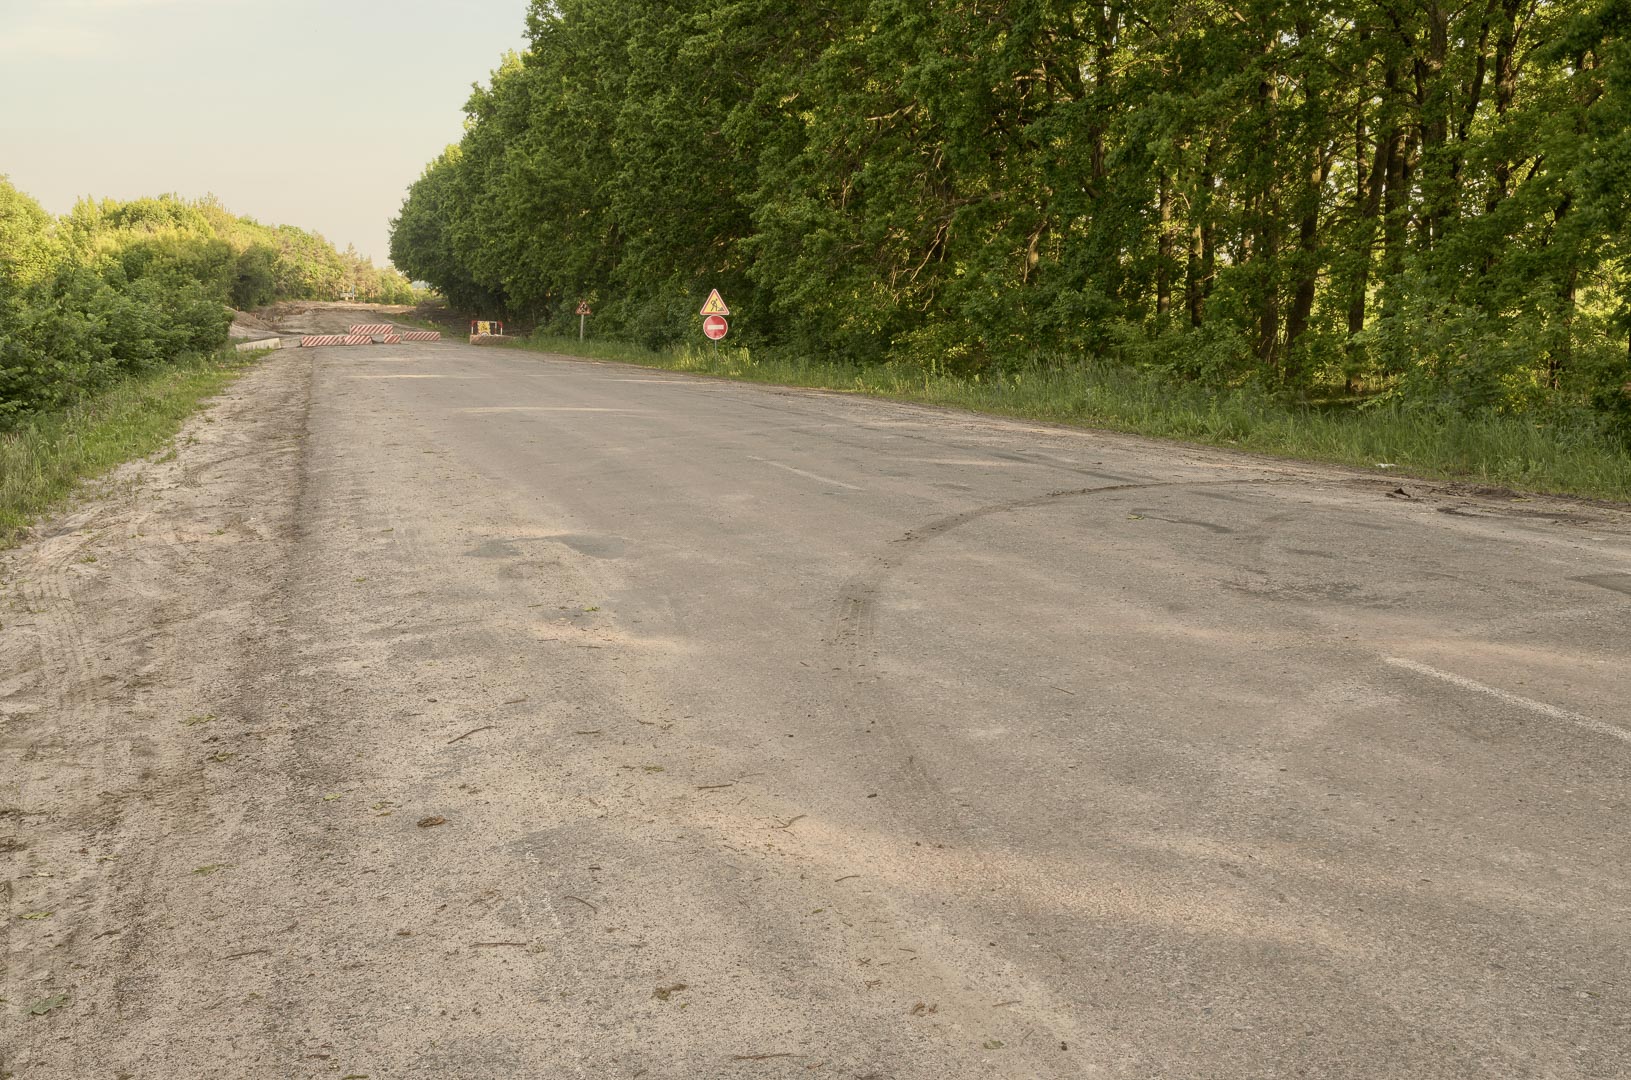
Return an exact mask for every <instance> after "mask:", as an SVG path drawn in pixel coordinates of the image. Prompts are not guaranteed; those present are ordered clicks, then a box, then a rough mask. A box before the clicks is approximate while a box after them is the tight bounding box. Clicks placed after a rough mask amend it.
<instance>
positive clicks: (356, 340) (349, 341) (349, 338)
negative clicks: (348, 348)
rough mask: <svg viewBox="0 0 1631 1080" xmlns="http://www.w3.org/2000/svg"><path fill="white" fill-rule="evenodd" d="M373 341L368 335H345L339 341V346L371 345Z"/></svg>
mask: <svg viewBox="0 0 1631 1080" xmlns="http://www.w3.org/2000/svg"><path fill="white" fill-rule="evenodd" d="M373 343H374V339H373V337H372V336H371V335H369V334H347V335H346V336H345V337H344V338H343V339H341V341H340V344H341V345H372V344H373Z"/></svg>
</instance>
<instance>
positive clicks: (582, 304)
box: [578, 300, 594, 315]
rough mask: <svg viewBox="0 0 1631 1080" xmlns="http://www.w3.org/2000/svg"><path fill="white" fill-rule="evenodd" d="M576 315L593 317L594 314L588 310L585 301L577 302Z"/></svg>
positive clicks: (587, 304)
mask: <svg viewBox="0 0 1631 1080" xmlns="http://www.w3.org/2000/svg"><path fill="white" fill-rule="evenodd" d="M578 314H579V315H593V314H594V312H592V311H590V310H589V301H587V300H582V301H579V303H578Z"/></svg>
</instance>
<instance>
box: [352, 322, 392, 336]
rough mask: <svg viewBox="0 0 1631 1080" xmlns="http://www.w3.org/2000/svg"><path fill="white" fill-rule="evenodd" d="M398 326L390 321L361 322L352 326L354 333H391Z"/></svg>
mask: <svg viewBox="0 0 1631 1080" xmlns="http://www.w3.org/2000/svg"><path fill="white" fill-rule="evenodd" d="M395 329H396V327H394V326H392V325H391V324H390V323H359V324H358V325H356V326H353V327H352V328H351V332H352V333H353V334H389V333H390V332H391V331H392V330H395Z"/></svg>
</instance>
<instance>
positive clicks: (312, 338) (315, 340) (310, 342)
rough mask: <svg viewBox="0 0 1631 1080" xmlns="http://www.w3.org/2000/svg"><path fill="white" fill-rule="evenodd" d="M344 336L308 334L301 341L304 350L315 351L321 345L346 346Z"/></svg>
mask: <svg viewBox="0 0 1631 1080" xmlns="http://www.w3.org/2000/svg"><path fill="white" fill-rule="evenodd" d="M345 343H346V342H345V335H344V334H307V335H305V336H304V337H302V338H301V339H300V347H301V348H302V349H315V348H316V347H317V346H319V345H344V344H345Z"/></svg>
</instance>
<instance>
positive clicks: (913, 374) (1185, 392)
mask: <svg viewBox="0 0 1631 1080" xmlns="http://www.w3.org/2000/svg"><path fill="white" fill-rule="evenodd" d="M521 347H523V348H526V349H532V350H536V351H539V352H553V353H561V354H565V355H569V356H584V357H589V358H592V359H599V360H612V361H618V362H623V363H631V364H639V365H641V366H644V367H653V368H663V369H666V370H669V371H683V372H692V373H695V374H700V375H713V376H719V377H723V378H729V379H740V380H746V381H751V382H764V383H776V384H780V385H786V386H808V387H816V388H820V389H826V390H838V391H843V392H846V393H855V394H865V395H869V396H873V397H882V398H890V399H894V400H898V401H914V402H921V403H924V404H929V405H941V406H949V407H952V408H959V409H970V410H974V411H977V412H984V413H994V414H997V415H1001V416H1014V417H1021V418H1024V419H1028V420H1044V421H1050V422H1053V423H1059V424H1070V425H1076V426H1082V427H1094V428H1103V429H1109V430H1112V431H1122V432H1129V433H1133V434H1138V435H1150V436H1155V437H1158V438H1167V439H1181V440H1185V441H1189V442H1197V443H1206V444H1209V445H1213V446H1224V447H1232V448H1235V449H1239V450H1249V451H1253V452H1255V453H1261V454H1271V455H1275V456H1280V457H1288V458H1303V459H1308V460H1314V461H1325V462H1333V463H1337V464H1342V465H1354V466H1359V467H1361V468H1377V467H1380V466H1384V465H1385V466H1387V467H1388V470H1387V471H1388V473H1389V475H1393V474H1408V475H1412V476H1418V477H1424V478H1432V479H1440V480H1452V481H1459V482H1462V483H1469V484H1475V485H1487V486H1498V487H1512V488H1519V489H1523V490H1527V491H1534V492H1546V493H1552V494H1561V495H1575V496H1581V497H1586V498H1598V499H1610V500H1617V501H1622V502H1631V448H1628V447H1626V446H1625V445H1624V444H1623V443H1616V442H1615V441H1614V440H1612V439H1611V438H1609V437H1608V436H1606V435H1604V434H1602V433H1600V432H1599V431H1597V430H1595V429H1594V428H1592V427H1590V426H1589V425H1582V426H1580V427H1578V428H1575V427H1571V426H1569V425H1566V424H1547V423H1543V422H1539V421H1536V420H1533V419H1527V418H1524V417H1518V416H1480V417H1466V416H1457V415H1453V414H1445V413H1439V412H1433V411H1429V410H1423V409H1408V408H1404V407H1401V406H1399V405H1397V404H1392V403H1388V402H1377V403H1373V404H1371V405H1369V406H1365V407H1357V406H1352V405H1348V406H1340V407H1330V408H1316V407H1311V406H1304V405H1297V404H1289V403H1284V402H1279V401H1275V400H1273V399H1271V398H1269V397H1267V396H1265V395H1261V394H1255V393H1251V392H1245V391H1240V392H1227V393H1215V392H1212V391H1209V390H1207V389H1205V388H1203V387H1199V386H1195V385H1190V384H1183V383H1176V382H1173V381H1171V380H1168V379H1165V378H1162V377H1159V376H1157V375H1154V374H1151V373H1145V372H1139V371H1135V370H1129V369H1126V368H1116V367H1111V366H1109V365H1105V364H1100V363H1097V362H1094V361H1091V360H1088V361H1081V362H1075V363H1070V364H1051V365H1050V364H1038V365H1034V366H1032V367H1029V368H1026V369H1023V370H1020V371H1016V372H1013V373H1011V374H1005V375H999V376H995V377H986V378H977V377H969V376H959V375H947V374H932V373H927V372H925V371H924V370H923V369H922V368H917V367H905V366H897V365H887V364H886V365H880V366H873V367H861V366H856V365H846V364H833V363H817V362H813V361H810V360H806V359H802V358H799V357H794V356H787V355H783V354H768V355H767V354H755V353H754V352H752V351H751V350H748V349H743V348H720V349H718V350H717V351H716V350H715V349H713V348H712V347H709V346H689V347H685V348H679V349H672V350H667V351H662V352H652V351H649V350H646V349H642V348H640V347H639V346H636V345H631V344H627V343H623V342H612V341H593V340H591V341H587V342H582V343H580V342H579V341H578V340H577V339H576V338H575V337H550V336H542V335H535V336H534V337H532V338H530V339H528V340H526V341H525V342H524V343H522V345H521Z"/></svg>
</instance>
